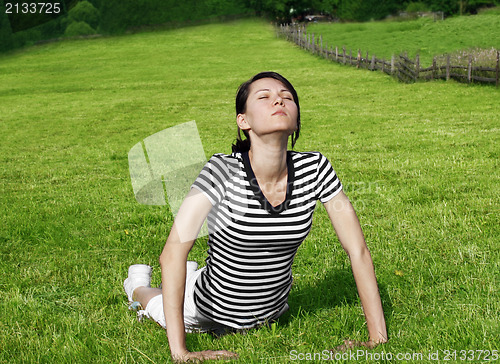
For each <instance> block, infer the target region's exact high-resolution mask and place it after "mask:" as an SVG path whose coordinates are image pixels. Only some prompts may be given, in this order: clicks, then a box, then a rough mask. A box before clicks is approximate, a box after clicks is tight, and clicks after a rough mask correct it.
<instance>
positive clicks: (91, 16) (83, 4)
mask: <svg viewBox="0 0 500 364" xmlns="http://www.w3.org/2000/svg"><path fill="white" fill-rule="evenodd" d="M68 16H69V18H71V19H72V20H73V21H75V22H85V23H87V24H88V25H90V27H92V28H93V29H96V28H97V26H98V25H99V11H98V10H97V9H96V8H95V7H94V6H93V5H92V4H91V3H90V2H88V1H80V2H79V3H78V4H76V6H75V7H73V8H72V9H71V10H70V11H69V12H68Z"/></svg>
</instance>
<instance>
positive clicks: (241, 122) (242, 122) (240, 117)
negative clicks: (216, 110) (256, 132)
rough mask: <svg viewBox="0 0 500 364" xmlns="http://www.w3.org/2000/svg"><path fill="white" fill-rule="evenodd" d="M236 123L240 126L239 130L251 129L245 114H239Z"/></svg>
mask: <svg viewBox="0 0 500 364" xmlns="http://www.w3.org/2000/svg"><path fill="white" fill-rule="evenodd" d="M236 123H237V124H238V128H240V129H241V130H248V129H250V125H248V122H247V119H246V115H245V114H238V115H237V116H236Z"/></svg>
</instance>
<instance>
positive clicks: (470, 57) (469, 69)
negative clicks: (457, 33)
mask: <svg viewBox="0 0 500 364" xmlns="http://www.w3.org/2000/svg"><path fill="white" fill-rule="evenodd" d="M471 81H472V54H469V64H468V66H467V83H471Z"/></svg>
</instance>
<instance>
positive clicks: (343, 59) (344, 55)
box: [342, 46, 346, 64]
mask: <svg viewBox="0 0 500 364" xmlns="http://www.w3.org/2000/svg"><path fill="white" fill-rule="evenodd" d="M345 58H346V54H345V46H344V47H342V62H343V63H344V64H346V59H345Z"/></svg>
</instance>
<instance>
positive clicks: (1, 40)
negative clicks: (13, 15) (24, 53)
mask: <svg viewBox="0 0 500 364" xmlns="http://www.w3.org/2000/svg"><path fill="white" fill-rule="evenodd" d="M13 46H14V38H13V36H12V28H11V27H10V20H9V17H8V16H7V14H6V13H5V4H4V1H3V0H0V52H3V51H6V50H9V49H11V48H13Z"/></svg>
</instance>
